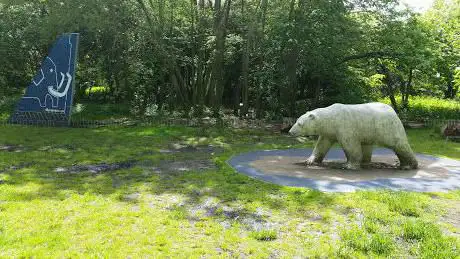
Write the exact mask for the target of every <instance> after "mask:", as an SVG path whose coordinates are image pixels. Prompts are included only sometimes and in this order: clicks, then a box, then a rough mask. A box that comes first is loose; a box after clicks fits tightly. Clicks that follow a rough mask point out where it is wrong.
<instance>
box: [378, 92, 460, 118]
mask: <svg viewBox="0 0 460 259" xmlns="http://www.w3.org/2000/svg"><path fill="white" fill-rule="evenodd" d="M379 101H380V102H383V103H386V104H390V100H389V99H388V98H385V99H381V100H379ZM396 101H397V102H398V103H401V97H397V98H396ZM399 115H400V117H401V118H402V119H404V120H415V121H430V120H460V102H459V101H458V100H445V99H439V98H434V97H427V96H416V97H411V98H410V99H409V108H408V109H407V110H403V111H401V112H400V114H399Z"/></svg>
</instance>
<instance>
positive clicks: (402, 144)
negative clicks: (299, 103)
mask: <svg viewBox="0 0 460 259" xmlns="http://www.w3.org/2000/svg"><path fill="white" fill-rule="evenodd" d="M289 133H290V134H291V135H294V136H312V135H316V136H319V139H318V142H317V143H316V146H315V149H314V150H313V153H312V155H311V156H310V157H309V158H308V159H307V161H306V164H307V165H311V164H320V163H321V162H322V161H323V159H324V157H325V156H326V154H327V152H328V150H329V148H330V147H331V146H332V145H333V144H334V143H336V142H338V143H339V144H340V145H341V146H342V148H343V150H344V151H345V154H346V157H347V164H346V168H347V169H359V168H360V167H361V165H362V164H368V163H370V162H371V157H372V146H373V145H374V144H375V145H381V146H384V147H387V148H389V149H392V150H394V152H395V153H396V155H397V156H398V158H399V162H400V163H399V164H400V168H401V169H416V168H417V167H418V162H417V159H416V158H415V155H414V153H413V152H412V149H411V147H410V145H409V143H408V141H407V137H406V132H405V131H404V127H403V125H402V123H401V120H399V118H398V115H397V114H396V112H395V111H394V110H393V108H392V107H391V106H388V105H386V104H383V103H366V104H356V105H345V104H333V105H331V106H329V107H326V108H320V109H316V110H313V111H309V112H307V113H305V114H304V115H302V116H300V118H299V119H297V122H296V123H295V124H294V126H292V128H291V130H290V131H289Z"/></svg>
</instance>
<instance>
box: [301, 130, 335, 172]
mask: <svg viewBox="0 0 460 259" xmlns="http://www.w3.org/2000/svg"><path fill="white" fill-rule="evenodd" d="M333 144H334V142H333V141H331V140H330V139H328V138H325V137H322V136H320V137H319V139H318V142H316V145H315V149H313V153H312V154H311V156H310V157H309V158H308V159H307V160H306V161H305V164H307V165H312V164H321V163H322V162H323V159H324V157H325V156H326V154H327V152H328V151H329V149H330V148H331V146H332V145H333Z"/></svg>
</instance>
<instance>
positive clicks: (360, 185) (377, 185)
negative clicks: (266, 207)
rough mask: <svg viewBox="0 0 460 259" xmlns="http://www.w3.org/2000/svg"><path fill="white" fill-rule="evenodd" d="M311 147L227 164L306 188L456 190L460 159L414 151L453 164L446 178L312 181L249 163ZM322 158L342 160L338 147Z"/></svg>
mask: <svg viewBox="0 0 460 259" xmlns="http://www.w3.org/2000/svg"><path fill="white" fill-rule="evenodd" d="M311 152H312V149H287V150H261V151H254V152H249V153H244V154H240V155H237V156H234V157H232V158H231V159H230V160H228V161H227V163H228V164H229V165H230V166H232V167H233V168H235V169H236V170H237V171H238V172H241V173H243V174H246V175H248V176H250V177H253V178H256V179H259V180H263V181H266V182H271V183H275V184H279V185H284V186H293V187H307V188H312V189H317V190H320V191H324V192H353V191H356V190H366V189H391V190H403V191H417V192H445V191H451V190H457V189H460V161H457V160H452V159H445V158H438V157H434V156H428V155H422V154H417V157H418V158H423V159H428V160H432V161H436V162H441V163H447V164H450V165H454V166H453V167H450V168H449V170H448V171H449V176H448V177H447V178H446V179H423V178H387V179H377V180H369V181H359V182H337V181H328V180H314V179H307V178H297V177H292V176H284V175H267V174H264V173H263V172H261V171H260V170H258V169H256V168H254V167H252V166H251V165H250V163H251V162H253V161H255V160H258V159H260V158H262V157H264V156H296V157H297V156H305V157H306V156H308V155H309V154H311ZM373 154H374V155H393V154H394V153H393V151H391V150H389V149H384V148H376V149H374V151H373ZM326 159H345V154H344V152H343V150H342V149H338V148H335V149H331V150H330V151H329V153H328V154H327V156H326Z"/></svg>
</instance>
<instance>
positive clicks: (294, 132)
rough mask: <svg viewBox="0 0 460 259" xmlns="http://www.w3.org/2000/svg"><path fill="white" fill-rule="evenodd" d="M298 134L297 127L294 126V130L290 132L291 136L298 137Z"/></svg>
mask: <svg viewBox="0 0 460 259" xmlns="http://www.w3.org/2000/svg"><path fill="white" fill-rule="evenodd" d="M297 134H298V132H297V130H296V125H294V126H292V128H291V129H290V130H289V135H291V136H297Z"/></svg>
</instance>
